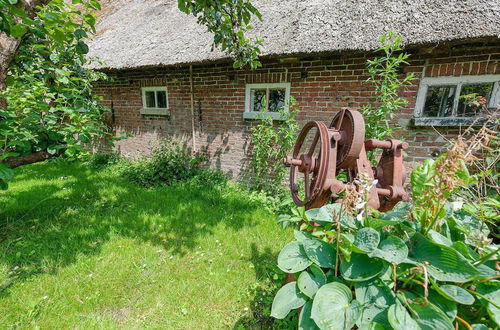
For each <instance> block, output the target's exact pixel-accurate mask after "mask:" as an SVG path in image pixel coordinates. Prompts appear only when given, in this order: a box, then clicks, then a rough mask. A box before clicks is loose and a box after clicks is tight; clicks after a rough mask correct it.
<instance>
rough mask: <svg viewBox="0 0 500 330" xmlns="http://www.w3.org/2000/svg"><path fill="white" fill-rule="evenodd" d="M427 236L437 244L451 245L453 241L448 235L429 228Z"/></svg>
mask: <svg viewBox="0 0 500 330" xmlns="http://www.w3.org/2000/svg"><path fill="white" fill-rule="evenodd" d="M429 236H430V238H431V239H432V240H433V241H434V242H435V243H437V244H441V245H446V246H452V245H453V243H452V242H451V240H450V239H449V238H448V237H446V236H443V235H441V234H440V233H438V232H437V231H435V230H433V229H430V230H429Z"/></svg>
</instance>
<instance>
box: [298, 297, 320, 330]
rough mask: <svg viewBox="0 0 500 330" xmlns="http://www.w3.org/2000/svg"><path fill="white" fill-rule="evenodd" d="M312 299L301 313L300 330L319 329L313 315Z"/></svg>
mask: <svg viewBox="0 0 500 330" xmlns="http://www.w3.org/2000/svg"><path fill="white" fill-rule="evenodd" d="M312 304H313V302H312V300H309V301H308V302H306V304H305V305H304V307H302V310H301V311H300V315H299V330H316V329H319V328H318V326H317V325H316V323H314V320H313V319H312V317H311V309H312Z"/></svg>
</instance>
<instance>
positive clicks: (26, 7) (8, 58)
mask: <svg viewBox="0 0 500 330" xmlns="http://www.w3.org/2000/svg"><path fill="white" fill-rule="evenodd" d="M49 1H50V0H21V1H19V2H18V4H17V5H16V6H17V7H18V8H20V9H21V10H23V11H24V12H25V13H26V14H27V15H28V17H30V18H33V17H34V16H35V14H36V7H37V6H44V5H46V4H47V3H49ZM21 41H22V38H11V37H9V36H8V35H6V34H5V33H4V32H1V31H0V90H4V89H5V79H6V78H7V72H8V70H9V66H10V63H12V60H13V59H14V56H15V55H16V53H17V50H18V49H19V45H20V44H21ZM5 106H6V104H5V99H3V98H0V108H5Z"/></svg>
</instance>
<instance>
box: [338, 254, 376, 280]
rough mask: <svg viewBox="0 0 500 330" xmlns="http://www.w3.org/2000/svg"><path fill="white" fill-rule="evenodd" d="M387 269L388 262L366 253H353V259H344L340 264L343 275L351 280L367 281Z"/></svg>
mask: <svg viewBox="0 0 500 330" xmlns="http://www.w3.org/2000/svg"><path fill="white" fill-rule="evenodd" d="M385 269H386V264H385V263H384V262H383V261H382V260H380V259H376V258H370V257H369V256H367V255H366V254H360V253H353V254H352V255H351V260H350V261H346V260H344V261H343V262H342V264H341V265H340V272H341V274H342V276H343V277H344V278H345V279H346V280H349V281H357V282H360V281H366V280H369V279H371V278H374V277H375V276H377V275H379V274H381V273H382V272H383V271H384V270H385Z"/></svg>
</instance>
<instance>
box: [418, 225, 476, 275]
mask: <svg viewBox="0 0 500 330" xmlns="http://www.w3.org/2000/svg"><path fill="white" fill-rule="evenodd" d="M412 243H413V246H412V249H411V255H412V258H413V259H415V260H416V261H417V262H420V263H425V262H428V263H429V265H428V266H427V270H428V272H429V274H430V275H431V276H432V277H433V278H434V279H436V280H438V281H445V282H457V283H463V282H467V281H470V280H473V279H475V278H478V277H480V275H481V274H480V272H479V271H478V270H477V269H476V268H475V267H474V266H472V265H471V264H470V262H469V261H468V260H467V259H465V257H463V256H462V255H461V254H460V253H458V252H457V251H456V250H455V249H453V248H451V247H448V246H444V245H440V244H436V243H434V242H431V241H430V240H428V239H427V238H425V237H424V236H422V235H421V234H419V233H415V234H414V235H413V237H412Z"/></svg>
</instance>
